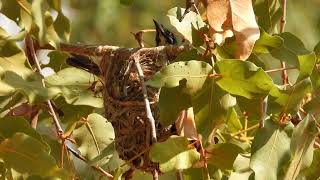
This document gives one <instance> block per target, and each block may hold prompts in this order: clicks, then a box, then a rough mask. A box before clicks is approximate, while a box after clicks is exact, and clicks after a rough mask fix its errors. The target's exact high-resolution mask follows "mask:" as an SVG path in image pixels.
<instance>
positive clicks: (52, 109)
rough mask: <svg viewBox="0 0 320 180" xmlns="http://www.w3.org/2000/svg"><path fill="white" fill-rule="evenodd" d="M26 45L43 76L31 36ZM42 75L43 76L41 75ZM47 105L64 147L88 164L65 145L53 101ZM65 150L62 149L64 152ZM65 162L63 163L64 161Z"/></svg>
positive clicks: (99, 170)
mask: <svg viewBox="0 0 320 180" xmlns="http://www.w3.org/2000/svg"><path fill="white" fill-rule="evenodd" d="M25 43H26V47H27V49H28V50H29V52H30V53H31V58H32V60H33V61H34V62H35V65H36V68H37V71H38V72H39V73H40V74H41V67H40V63H39V61H38V58H37V56H36V52H35V47H34V44H33V40H32V38H31V36H30V35H27V36H26V39H25ZM41 75H42V74H41ZM42 84H43V87H45V84H44V81H42ZM46 103H47V105H48V108H49V112H50V115H51V116H52V118H53V120H54V124H55V127H56V129H57V134H58V136H59V138H61V139H62V143H63V144H62V146H66V148H67V149H68V151H70V152H71V153H72V154H73V155H74V156H76V157H77V158H79V159H80V160H82V161H84V162H86V163H88V161H87V160H86V159H85V158H84V157H82V156H81V155H80V154H78V153H77V152H76V151H74V150H73V149H72V148H70V147H68V145H67V144H66V143H65V141H64V138H63V136H64V131H63V129H62V128H61V125H60V122H59V120H58V117H57V115H56V113H55V110H54V108H53V106H52V104H51V101H50V100H48V101H47V102H46ZM63 149H64V148H62V150H63ZM62 158H63V157H62ZM62 162H63V161H62ZM91 167H92V168H93V169H95V170H97V171H98V172H100V173H102V174H103V175H104V176H107V177H108V178H109V179H112V178H113V176H112V175H111V174H109V173H107V172H106V171H104V170H103V169H102V168H101V167H99V166H91Z"/></svg>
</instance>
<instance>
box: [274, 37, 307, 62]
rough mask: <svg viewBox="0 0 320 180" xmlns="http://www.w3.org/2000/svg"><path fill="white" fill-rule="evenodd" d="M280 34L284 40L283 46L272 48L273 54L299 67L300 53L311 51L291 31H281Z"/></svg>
mask: <svg viewBox="0 0 320 180" xmlns="http://www.w3.org/2000/svg"><path fill="white" fill-rule="evenodd" d="M278 36H280V37H281V38H282V39H283V40H284V42H283V46H282V47H281V48H275V49H272V50H271V55H272V56H273V57H275V58H277V59H279V60H282V61H285V62H287V63H288V64H290V65H292V66H294V67H298V66H299V60H298V55H305V54H310V51H308V50H307V49H306V48H305V46H304V44H303V42H302V41H301V40H300V39H299V38H298V37H296V36H295V35H293V34H291V33H289V32H285V33H281V34H279V35H278Z"/></svg>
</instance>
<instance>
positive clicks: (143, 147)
mask: <svg viewBox="0 0 320 180" xmlns="http://www.w3.org/2000/svg"><path fill="white" fill-rule="evenodd" d="M173 58H174V57H167V54H166V53H164V52H161V53H159V51H150V52H143V53H141V52H139V51H137V52H135V53H133V54H124V53H122V52H121V51H115V52H113V53H108V54H105V55H104V56H103V59H102V61H101V64H100V67H101V70H102V74H103V78H104V88H103V89H104V90H103V98H104V106H105V116H106V118H107V119H108V121H110V122H111V123H112V125H113V128H114V131H115V146H116V150H117V152H118V154H119V157H120V158H121V159H123V160H125V161H127V162H128V163H129V164H130V165H131V166H132V168H133V169H134V168H137V169H141V170H143V171H148V172H153V171H154V170H157V171H159V167H158V164H156V163H153V162H151V160H150V159H149V156H148V154H149V149H150V148H149V147H150V146H151V144H152V141H151V135H150V133H151V125H150V123H149V119H148V118H147V113H146V104H145V102H144V94H143V90H142V88H143V87H142V83H141V81H140V78H139V74H138V71H137V68H136V66H135V61H139V63H140V65H141V68H142V70H143V74H144V81H145V82H146V81H148V80H149V79H150V78H151V77H152V75H154V74H155V73H156V72H157V71H159V70H160V69H161V68H163V67H164V66H166V65H167V63H168V62H169V60H171V59H173ZM159 93H160V89H157V88H152V87H147V95H148V99H149V102H150V108H151V111H152V115H153V117H154V120H155V126H156V132H157V139H158V141H163V140H165V139H167V138H168V137H169V136H170V135H171V134H173V133H174V132H173V131H172V130H168V129H169V128H168V127H162V126H161V125H160V123H159V116H160V113H159V107H158V100H159Z"/></svg>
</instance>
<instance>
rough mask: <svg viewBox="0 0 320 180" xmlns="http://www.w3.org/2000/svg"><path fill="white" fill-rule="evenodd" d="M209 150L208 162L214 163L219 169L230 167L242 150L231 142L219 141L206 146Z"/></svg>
mask: <svg viewBox="0 0 320 180" xmlns="http://www.w3.org/2000/svg"><path fill="white" fill-rule="evenodd" d="M206 150H207V151H208V152H209V158H208V160H207V162H208V163H210V164H213V165H215V166H216V167H217V168H219V169H232V165H233V163H234V161H235V159H236V157H237V156H238V154H239V153H241V152H242V151H243V150H242V149H241V148H240V147H239V146H237V145H235V144H231V143H219V144H215V145H212V146H210V147H209V148H206Z"/></svg>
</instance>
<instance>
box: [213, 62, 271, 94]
mask: <svg viewBox="0 0 320 180" xmlns="http://www.w3.org/2000/svg"><path fill="white" fill-rule="evenodd" d="M215 69H216V72H217V73H218V74H220V75H221V78H218V79H217V84H218V85H219V86H220V87H221V88H222V89H223V90H225V91H227V92H229V93H231V94H235V95H239V96H243V97H246V98H248V99H252V98H254V97H257V96H258V95H266V94H268V92H269V91H270V89H271V88H272V87H273V86H274V84H273V82H272V79H271V78H270V77H269V76H268V75H267V74H266V73H265V72H264V71H263V70H262V69H261V68H258V67H257V66H256V65H254V64H253V63H251V62H246V61H239V60H222V61H219V62H217V63H216V66H215Z"/></svg>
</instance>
